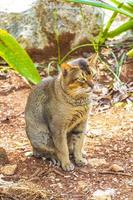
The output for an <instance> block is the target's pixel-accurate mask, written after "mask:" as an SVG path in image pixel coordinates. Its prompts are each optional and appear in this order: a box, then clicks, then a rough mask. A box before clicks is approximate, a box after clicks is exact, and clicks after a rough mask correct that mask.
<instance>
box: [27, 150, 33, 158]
mask: <svg viewBox="0 0 133 200" xmlns="http://www.w3.org/2000/svg"><path fill="white" fill-rule="evenodd" d="M25 156H26V157H32V156H33V152H32V151H28V152H26V153H25Z"/></svg>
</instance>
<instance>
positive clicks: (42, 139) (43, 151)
mask: <svg viewBox="0 0 133 200" xmlns="http://www.w3.org/2000/svg"><path fill="white" fill-rule="evenodd" d="M26 133H27V136H28V138H29V140H30V143H31V145H32V148H33V155H34V156H35V157H37V158H39V157H45V155H47V154H48V153H49V154H50V155H51V154H53V153H54V150H55V149H54V143H53V139H52V136H51V134H50V132H49V130H48V128H47V127H46V125H45V124H41V123H39V124H37V123H34V124H28V125H27V126H26Z"/></svg>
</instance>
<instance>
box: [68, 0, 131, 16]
mask: <svg viewBox="0 0 133 200" xmlns="http://www.w3.org/2000/svg"><path fill="white" fill-rule="evenodd" d="M65 1H66V2H73V3H79V4H86V5H90V6H95V7H100V8H104V9H107V10H112V11H117V12H118V13H121V14H123V15H126V16H128V17H133V14H132V13H129V12H127V11H126V10H123V9H121V8H117V7H114V6H112V5H110V4H108V3H103V2H100V1H95V0H65Z"/></svg>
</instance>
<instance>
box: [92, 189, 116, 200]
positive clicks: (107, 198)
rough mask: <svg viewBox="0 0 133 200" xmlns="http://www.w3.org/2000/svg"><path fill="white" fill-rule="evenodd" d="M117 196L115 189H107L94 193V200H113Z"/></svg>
mask: <svg viewBox="0 0 133 200" xmlns="http://www.w3.org/2000/svg"><path fill="white" fill-rule="evenodd" d="M114 196H115V190H114V189H107V190H96V191H95V192H94V193H93V199H94V200H111V199H112V197H114Z"/></svg>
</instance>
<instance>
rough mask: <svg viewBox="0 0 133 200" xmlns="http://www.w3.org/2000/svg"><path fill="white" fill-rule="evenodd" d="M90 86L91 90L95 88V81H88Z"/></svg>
mask: <svg viewBox="0 0 133 200" xmlns="http://www.w3.org/2000/svg"><path fill="white" fill-rule="evenodd" d="M88 86H89V87H91V88H93V87H94V82H93V80H89V81H88Z"/></svg>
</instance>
